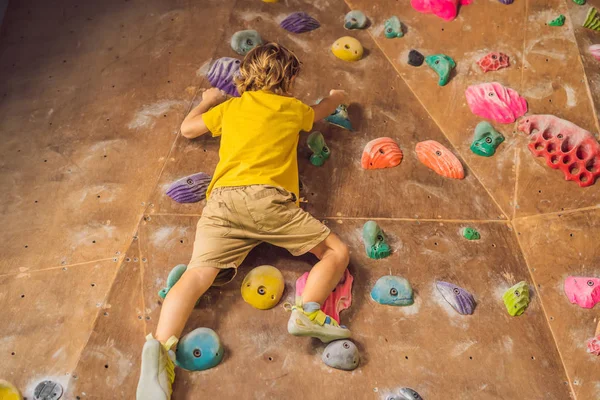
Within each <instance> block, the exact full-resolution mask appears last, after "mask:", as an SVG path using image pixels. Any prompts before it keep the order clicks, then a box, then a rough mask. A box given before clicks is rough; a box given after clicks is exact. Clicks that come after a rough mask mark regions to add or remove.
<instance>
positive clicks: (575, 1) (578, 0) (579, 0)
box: [573, 0, 585, 6]
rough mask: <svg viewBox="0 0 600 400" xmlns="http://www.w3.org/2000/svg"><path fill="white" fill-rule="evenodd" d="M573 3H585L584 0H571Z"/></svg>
mask: <svg viewBox="0 0 600 400" xmlns="http://www.w3.org/2000/svg"><path fill="white" fill-rule="evenodd" d="M573 3H575V4H579V5H580V6H582V5H584V4H585V0H573Z"/></svg>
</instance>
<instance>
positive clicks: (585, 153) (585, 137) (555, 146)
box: [517, 115, 600, 187]
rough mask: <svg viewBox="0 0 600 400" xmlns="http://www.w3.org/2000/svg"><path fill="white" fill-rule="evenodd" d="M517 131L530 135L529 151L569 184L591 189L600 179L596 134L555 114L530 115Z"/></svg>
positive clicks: (522, 119)
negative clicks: (559, 172) (561, 175)
mask: <svg viewBox="0 0 600 400" xmlns="http://www.w3.org/2000/svg"><path fill="white" fill-rule="evenodd" d="M517 129H518V130H519V131H521V132H524V133H526V134H528V135H531V136H530V142H529V146H528V147H529V151H531V153H532V154H533V155H534V156H536V157H544V159H545V160H546V165H548V166H549V167H550V168H552V169H558V170H560V171H561V172H562V173H563V174H564V176H565V180H567V181H575V182H577V183H578V184H579V186H580V187H586V186H591V185H593V184H594V182H595V181H596V178H598V177H599V176H600V144H599V143H598V141H597V140H596V138H595V137H594V135H593V134H591V133H590V132H588V131H586V130H585V129H583V128H580V127H578V126H577V125H575V124H574V123H572V122H569V121H567V120H564V119H561V118H558V117H556V116H554V115H528V116H526V117H524V118H521V120H520V121H519V124H518V126H517Z"/></svg>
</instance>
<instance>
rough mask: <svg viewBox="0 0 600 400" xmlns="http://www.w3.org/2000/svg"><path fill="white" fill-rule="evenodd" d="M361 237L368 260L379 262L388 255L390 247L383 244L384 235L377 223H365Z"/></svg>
mask: <svg viewBox="0 0 600 400" xmlns="http://www.w3.org/2000/svg"><path fill="white" fill-rule="evenodd" d="M362 237H363V241H364V243H365V251H366V252H367V255H368V256H369V257H370V258H373V259H375V260H379V259H380V258H385V257H387V256H389V255H390V253H391V250H390V246H389V245H388V244H387V243H386V242H385V235H384V234H383V231H382V230H381V228H380V227H379V225H377V222H375V221H367V222H365V224H364V225H363V230H362Z"/></svg>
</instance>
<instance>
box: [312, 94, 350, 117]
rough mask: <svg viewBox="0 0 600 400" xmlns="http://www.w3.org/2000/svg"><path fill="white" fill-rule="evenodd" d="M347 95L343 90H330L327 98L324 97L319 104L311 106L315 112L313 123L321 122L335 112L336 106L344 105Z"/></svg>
mask: <svg viewBox="0 0 600 400" xmlns="http://www.w3.org/2000/svg"><path fill="white" fill-rule="evenodd" d="M346 98H347V94H346V91H345V90H331V91H330V92H329V96H327V97H325V98H324V99H323V100H321V102H320V103H319V104H315V105H314V106H312V109H313V110H314V111H315V121H319V120H322V119H323V118H325V117H327V116H328V115H330V114H331V113H333V112H334V111H335V109H336V108H337V106H339V105H340V104H345V103H346Z"/></svg>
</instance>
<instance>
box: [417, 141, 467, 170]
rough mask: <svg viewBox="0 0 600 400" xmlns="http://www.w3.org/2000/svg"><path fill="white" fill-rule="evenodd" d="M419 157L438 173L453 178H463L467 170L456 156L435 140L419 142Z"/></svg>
mask: <svg viewBox="0 0 600 400" xmlns="http://www.w3.org/2000/svg"><path fill="white" fill-rule="evenodd" d="M415 151H416V152H417V158H418V159H419V161H421V162H422V163H423V164H425V165H426V166H427V167H429V168H430V169H432V170H433V171H435V172H436V173H437V174H439V175H441V176H444V177H446V178H451V179H463V178H464V177H465V171H464V169H463V166H462V164H461V163H460V161H459V160H458V158H456V156H455V155H454V154H453V153H452V152H451V151H450V150H448V149H447V148H445V147H444V146H443V145H442V144H440V143H438V142H436V141H435V140H426V141H424V142H419V143H417V146H416V147H415Z"/></svg>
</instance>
